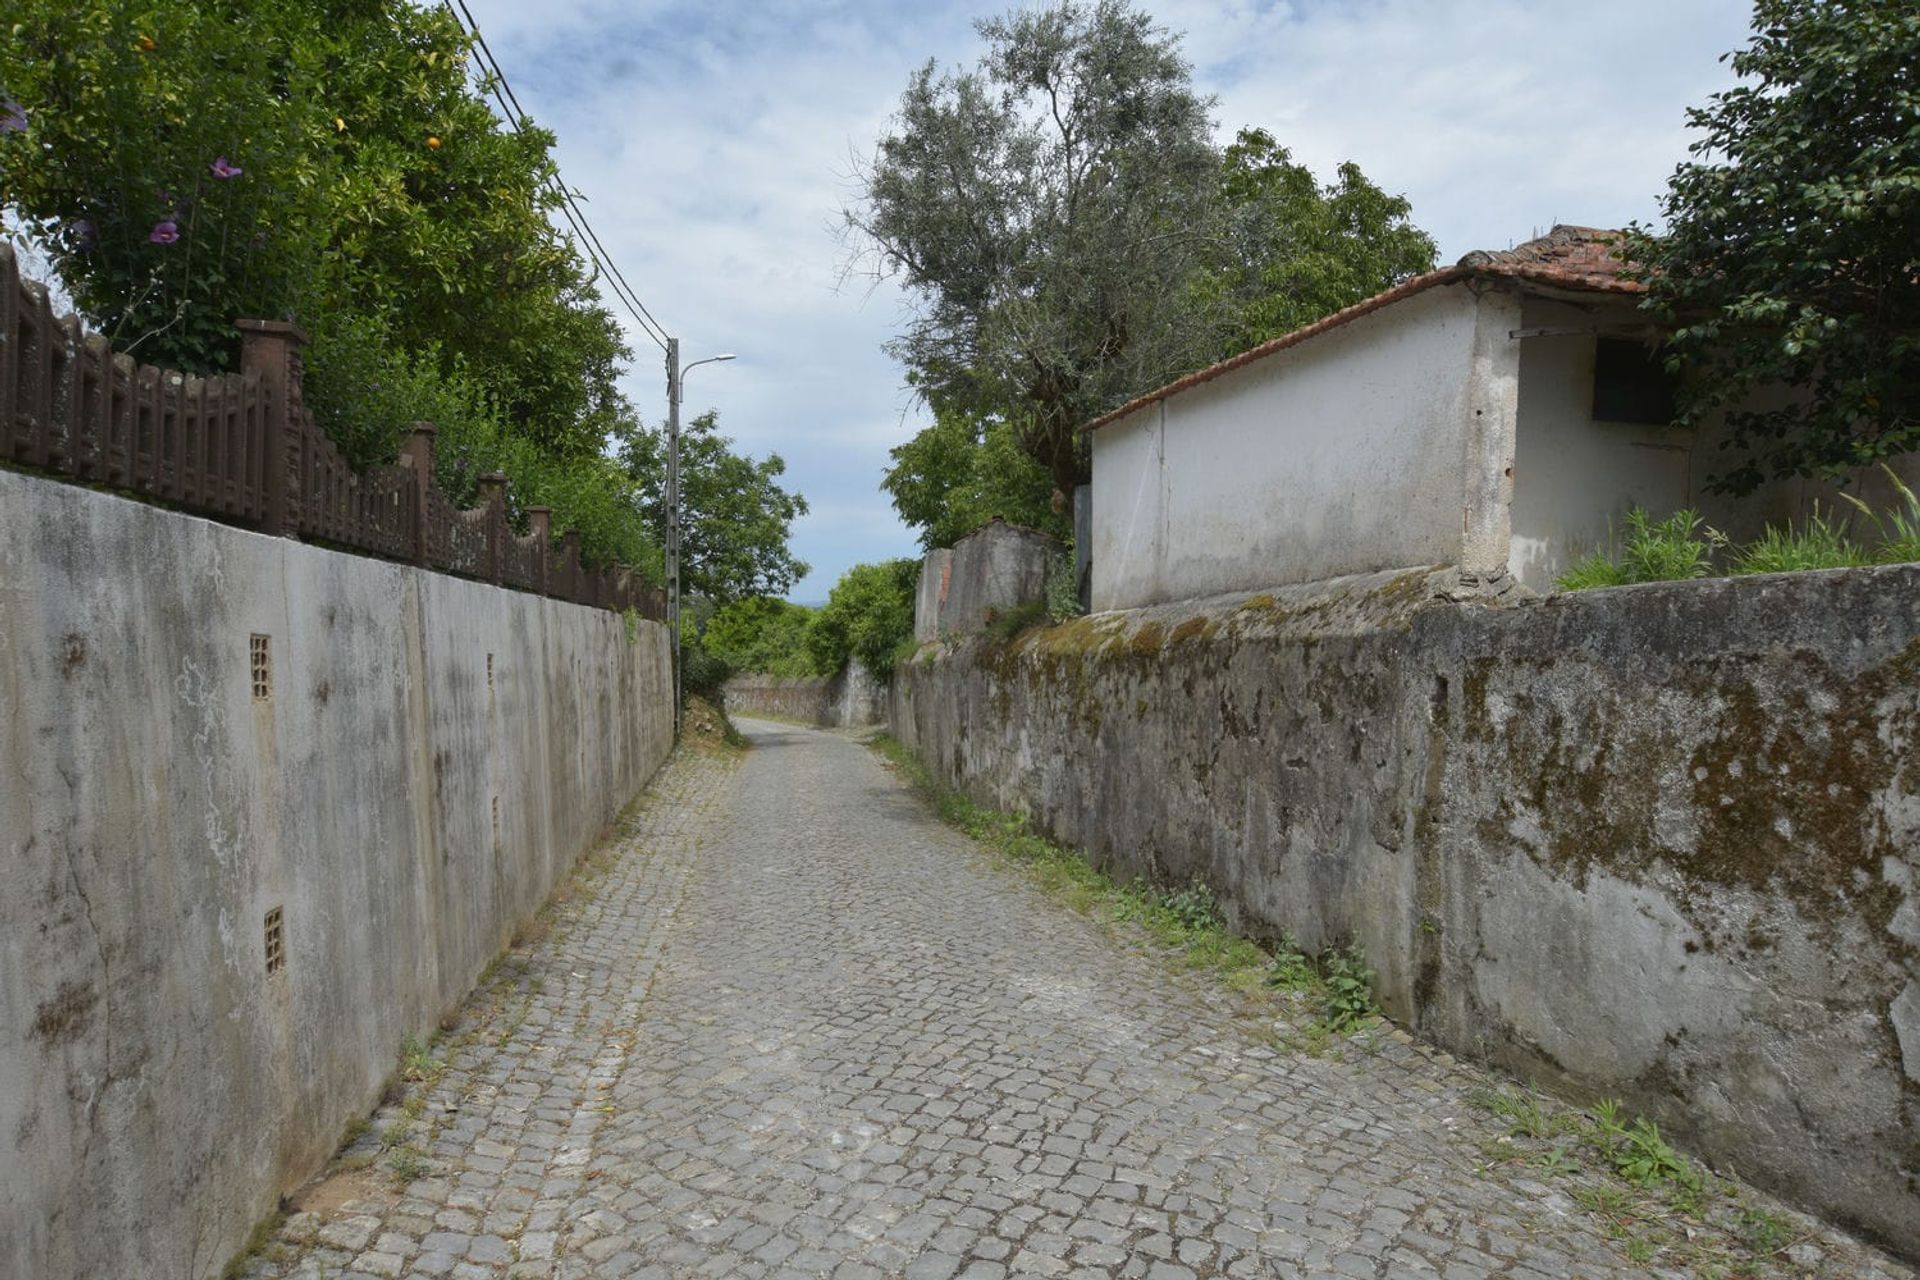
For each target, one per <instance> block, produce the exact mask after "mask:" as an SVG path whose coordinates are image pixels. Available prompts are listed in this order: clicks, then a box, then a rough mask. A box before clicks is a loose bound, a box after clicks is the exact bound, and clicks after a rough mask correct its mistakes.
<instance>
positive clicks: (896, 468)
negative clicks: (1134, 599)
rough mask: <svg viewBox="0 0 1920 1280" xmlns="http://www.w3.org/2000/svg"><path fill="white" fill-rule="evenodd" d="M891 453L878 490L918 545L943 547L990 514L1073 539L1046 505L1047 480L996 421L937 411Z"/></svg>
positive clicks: (1008, 429)
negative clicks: (926, 424) (889, 499)
mask: <svg viewBox="0 0 1920 1280" xmlns="http://www.w3.org/2000/svg"><path fill="white" fill-rule="evenodd" d="M890 456H891V457H892V458H893V465H892V466H890V467H888V468H887V472H886V475H885V476H884V477H883V478H882V480H881V481H880V487H881V488H882V489H885V490H886V491H887V493H888V495H889V496H891V497H892V499H893V507H894V510H896V511H898V512H899V513H900V518H901V519H902V520H903V521H905V522H906V523H907V524H908V525H910V526H912V527H915V528H917V529H919V531H920V545H921V546H922V547H926V548H929V549H931V548H933V547H950V546H952V545H953V544H954V543H955V542H958V541H959V540H960V539H961V538H964V537H966V536H967V535H968V534H969V533H972V532H973V531H974V530H975V529H978V528H979V527H980V526H981V525H983V524H985V523H986V522H987V521H989V520H992V519H994V518H995V517H998V518H1000V519H1002V520H1007V521H1010V522H1012V523H1014V524H1023V525H1027V526H1029V527H1030V528H1035V529H1043V530H1045V531H1046V532H1048V533H1051V534H1054V535H1055V536H1057V537H1060V538H1068V537H1071V536H1072V533H1073V529H1072V527H1071V525H1070V524H1069V522H1068V520H1067V519H1066V517H1065V516H1064V515H1063V514H1060V513H1058V512H1056V511H1055V510H1054V508H1053V502H1052V496H1053V481H1052V480H1051V478H1049V477H1048V475H1047V473H1046V472H1045V471H1044V470H1042V469H1041V468H1040V466H1039V464H1037V463H1035V462H1034V461H1033V459H1031V458H1029V457H1028V456H1027V455H1026V454H1025V453H1024V452H1022V451H1021V449H1020V443H1019V440H1018V439H1017V437H1016V433H1015V431H1014V429H1013V427H1011V426H1010V425H1008V424H1007V423H1005V422H1003V421H999V420H997V419H993V420H983V419H980V418H977V417H973V416H971V415H967V414H961V413H936V414H935V415H934V420H933V425H932V426H929V427H927V428H925V429H924V430H922V431H921V432H920V433H919V434H918V435H916V436H914V438H913V439H911V440H909V441H907V442H906V443H905V444H903V445H899V446H897V447H895V448H894V449H893V450H892V451H891V455H890Z"/></svg>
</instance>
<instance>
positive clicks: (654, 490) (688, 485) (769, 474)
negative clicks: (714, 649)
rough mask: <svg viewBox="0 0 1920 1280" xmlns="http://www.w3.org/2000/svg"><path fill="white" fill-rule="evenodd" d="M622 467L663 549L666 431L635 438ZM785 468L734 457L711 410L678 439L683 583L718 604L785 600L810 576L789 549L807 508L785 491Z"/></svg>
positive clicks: (773, 456) (774, 460)
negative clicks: (796, 524)
mask: <svg viewBox="0 0 1920 1280" xmlns="http://www.w3.org/2000/svg"><path fill="white" fill-rule="evenodd" d="M621 459H622V463H623V464H624V466H625V468H626V472H627V475H628V476H630V477H631V478H632V479H633V481H634V483H635V485H636V486H637V487H638V492H639V498H640V504H641V509H642V511H643V512H644V513H645V515H646V518H647V521H648V523H649V525H650V526H651V527H652V528H653V530H654V531H655V533H656V535H657V536H658V537H659V538H660V539H661V540H662V541H663V542H664V541H665V539H666V527H667V523H666V522H667V502H666V499H667V494H666V487H667V438H666V430H665V428H660V429H655V428H651V427H641V428H637V429H635V430H634V431H632V432H630V433H629V434H628V435H627V437H626V439H625V441H624V443H623V445H622V449H621ZM786 470H787V464H786V463H785V461H783V460H782V459H781V457H780V455H779V454H777V453H770V454H768V455H767V456H766V457H765V458H764V459H762V460H761V461H758V462H756V461H754V460H753V459H752V458H750V457H748V456H747V455H745V454H742V453H735V452H734V451H733V441H732V440H731V439H729V438H728V437H726V436H723V435H721V434H720V419H719V415H718V414H716V413H715V412H713V411H712V410H708V411H707V412H705V413H703V414H701V415H700V416H699V417H697V418H695V419H694V420H693V422H692V423H691V424H690V425H689V426H687V427H685V428H684V429H683V430H682V431H681V434H680V511H681V519H680V529H681V551H680V555H681V567H680V573H681V583H682V586H683V588H684V589H685V590H686V591H688V592H690V593H692V594H695V595H700V596H705V597H708V598H709V599H711V600H713V601H714V602H715V603H716V604H721V605H724V604H726V603H728V602H729V601H733V600H739V599H743V598H745V597H747V596H778V595H783V594H785V592H786V591H787V589H788V588H790V587H791V586H793V584H794V583H796V582H798V581H799V580H800V579H802V578H804V577H806V576H807V564H806V562H805V561H804V560H800V559H798V558H797V557H795V556H794V554H793V553H792V551H791V550H789V549H788V546H787V540H788V538H789V536H790V535H791V533H792V528H793V522H794V521H795V520H796V519H798V518H799V517H801V516H803V515H805V514H806V513H807V500H806V499H805V498H804V497H802V496H801V495H799V494H797V493H789V492H788V491H787V490H786V489H785V488H783V487H782V486H781V485H780V483H779V480H780V477H781V476H782V475H784V474H786Z"/></svg>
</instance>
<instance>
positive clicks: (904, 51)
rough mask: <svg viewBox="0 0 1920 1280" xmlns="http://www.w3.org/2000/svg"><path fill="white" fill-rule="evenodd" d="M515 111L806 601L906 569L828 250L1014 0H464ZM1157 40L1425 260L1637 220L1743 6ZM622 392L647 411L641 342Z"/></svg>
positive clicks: (1673, 157)
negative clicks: (791, 559)
mask: <svg viewBox="0 0 1920 1280" xmlns="http://www.w3.org/2000/svg"><path fill="white" fill-rule="evenodd" d="M468 3H469V5H470V7H471V8H472V11H473V13H474V16H475V18H476V19H477V21H478V22H479V25H480V29H481V34H482V35H483V36H484V37H485V38H486V40H487V42H488V44H489V45H490V46H491V47H492V49H493V52H494V54H495V56H496V57H498V59H499V61H500V63H501V66H502V67H503V69H504V70H505V72H506V75H507V78H508V80H509V81H510V82H511V83H512V85H513V88H514V91H515V93H516V94H517V95H518V97H519V100H520V102H521V105H522V106H523V107H524V108H525V109H526V110H527V112H528V113H529V114H530V115H531V116H532V117H533V118H534V119H535V120H536V121H537V122H539V123H540V124H542V125H545V126H546V127H548V128H551V129H553V130H555V131H556V132H557V134H558V136H559V146H558V149H557V157H558V160H559V163H560V169H561V173H562V175H563V176H564V178H565V179H566V180H567V182H568V183H569V184H570V185H571V186H573V187H575V188H577V189H578V190H579V191H581V192H582V193H584V195H585V196H586V198H587V204H586V210H587V216H588V217H589V219H590V220H591V221H592V223H593V225H594V229H595V230H596V231H597V232H598V234H599V236H600V239H601V240H602V241H603V242H604V243H605V245H606V246H607V249H608V251H609V253H610V254H611V255H612V257H613V259H614V261H615V262H616V264H617V265H618V266H619V268H620V270H621V273H622V274H623V275H624V276H625V277H626V279H627V280H628V281H629V282H630V283H631V284H632V285H633V286H634V288H635V289H636V290H637V291H638V292H639V294H640V296H641V298H642V300H643V301H645V303H646V304H647V307H648V309H649V310H650V311H651V312H652V313H653V315H655V316H656V317H658V319H659V320H660V322H661V323H662V324H663V325H665V327H666V329H667V331H668V332H669V333H671V334H673V335H674V336H676V337H678V338H679V339H680V340H681V348H682V359H683V361H690V360H696V359H700V358H702V357H704V356H708V355H713V354H717V353H720V352H733V353H736V354H737V356H738V359H737V360H736V361H734V362H732V363H728V364H719V365H712V366H707V367H703V368H700V369H696V370H694V371H693V372H692V373H691V374H690V375H689V376H688V379H687V386H686V396H685V414H686V416H687V417H689V418H691V417H692V416H693V415H694V414H696V413H699V412H700V411H702V410H704V409H708V408H712V409H716V410H718V411H719V415H720V424H721V428H722V430H723V432H724V433H725V434H727V435H730V436H732V437H733V438H734V440H735V441H736V444H737V447H738V448H740V449H743V450H744V451H746V452H749V453H751V454H753V455H754V456H756V457H764V456H765V455H767V454H769V453H778V454H779V455H780V456H781V457H782V458H783V459H784V460H785V461H786V464H787V475H786V481H787V482H788V485H789V487H790V488H792V489H795V490H797V491H799V492H800V493H802V494H804V495H805V496H806V499H807V502H808V503H809V505H810V507H811V511H810V512H809V514H808V515H807V516H805V517H803V518H802V519H801V520H800V521H799V522H798V523H797V524H796V525H795V527H794V531H793V548H794V550H795V553H796V554H797V555H799V556H800V557H801V558H802V559H803V560H805V561H807V562H808V563H809V564H810V565H812V567H813V571H812V573H811V574H809V575H808V576H807V577H806V578H805V579H803V580H802V581H800V582H799V583H798V584H796V585H795V587H794V588H793V590H792V591H791V592H790V593H789V598H790V599H794V600H798V601H803V602H810V603H818V602H819V601H822V600H824V599H825V598H826V595H827V592H828V590H829V589H830V588H831V587H832V585H833V583H834V581H835V580H836V579H838V577H839V576H840V574H841V573H842V572H844V571H845V570H846V569H847V568H848V567H849V566H850V565H853V564H857V563H861V562H864V561H871V560H877V559H882V558H886V557H889V556H899V555H917V554H918V553H919V548H918V545H917V542H916V540H915V537H914V535H913V533H912V531H910V530H909V529H907V528H906V527H905V526H903V525H902V524H901V523H900V522H899V520H898V519H897V518H896V517H895V516H894V513H893V510H892V507H891V505H890V504H889V502H888V500H887V497H886V495H885V494H884V493H883V492H881V490H880V489H879V481H880V476H881V473H882V472H883V471H884V469H885V468H886V465H887V461H888V459H887V450H888V449H889V448H891V447H893V446H894V445H897V444H899V443H900V442H902V441H904V440H906V439H908V438H909V437H911V436H912V435H913V434H914V433H915V432H916V431H917V430H919V429H920V428H921V427H922V426H924V425H926V423H927V421H928V416H927V414H926V412H925V410H924V408H923V407H922V406H920V405H919V404H918V403H916V401H915V400H914V398H913V397H912V395H911V394H910V393H909V391H908V389H907V388H906V387H905V385H904V381H903V378H902V371H901V369H900V367H899V366H898V365H897V364H896V363H894V362H893V361H892V360H891V359H889V358H888V357H887V355H886V354H885V352H884V351H883V350H882V345H883V344H884V343H885V342H886V341H887V339H888V338H889V337H891V336H892V335H893V333H894V332H895V331H896V330H897V329H898V327H899V326H900V322H901V319H902V317H903V316H904V315H905V314H907V308H908V307H909V306H910V304H911V300H910V299H909V298H908V297H907V296H906V295H905V294H904V293H903V292H902V291H900V290H899V289H898V288H896V287H895V286H893V285H892V284H891V283H887V282H879V283H876V282H874V281H872V280H871V279H869V278H866V277H863V276H860V275H858V274H854V275H851V276H850V275H849V274H848V272H847V270H846V268H847V265H848V250H847V247H846V246H845V245H844V244H843V243H842V242H841V240H840V238H839V236H838V232H837V224H838V213H839V210H841V209H842V208H844V207H845V206H847V205H848V204H849V203H850V202H852V201H853V200H854V198H855V196H856V189H855V186H854V184H853V182H852V180H851V176H850V175H851V174H852V172H853V169H854V166H855V163H856V161H857V160H858V158H859V157H862V156H865V155H868V154H870V153H871V152H872V150H873V147H874V143H875V141H876V140H877V139H878V138H879V137H880V136H882V134H883V132H884V131H885V130H886V128H887V125H888V121H889V118H890V116H891V115H892V113H893V111H894V108H895V106H896V104H897V102H898V100H899V95H900V93H901V91H902V90H903V89H904V88H905V87H906V83H907V78H908V76H909V74H910V73H911V72H912V71H913V70H914V69H915V68H917V67H918V66H920V65H921V64H923V63H925V62H926V61H927V60H929V59H933V60H935V61H937V62H939V63H941V64H942V65H943V66H952V65H965V64H970V63H972V62H973V61H974V60H975V59H976V58H977V57H978V55H979V53H980V50H981V42H980V40H979V38H978V37H977V35H976V34H975V32H974V30H973V23H974V21H975V20H976V19H978V18H981V17H986V16H991V15H993V14H996V13H1001V12H1004V11H1006V10H1007V9H1008V8H1009V7H1011V5H1012V3H1013V0H998V2H997V3H967V4H937V3H936V4H897V3H895V4H888V3H882V2H881V0H846V2H836V0H756V2H755V3H742V2H741V0H710V2H708V3H662V2H659V0H543V2H542V3H535V4H529V3H527V2H526V0H468ZM1136 3H1137V4H1140V5H1141V6H1142V7H1144V8H1145V9H1146V10H1147V11H1148V12H1150V13H1151V14H1152V15H1153V16H1154V18H1155V19H1156V20H1157V21H1159V22H1160V23H1161V24H1163V25H1164V26H1165V27H1167V28H1168V29H1169V30H1171V31H1175V32H1179V33H1183V34H1184V46H1183V47H1184V50H1185V53H1186V55H1187V57H1188V59H1189V60H1190V61H1191V62H1192V63H1193V66H1194V79H1195V82H1196V84H1197V85H1198V87H1199V88H1200V89H1201V90H1202V91H1203V92H1206V93H1209V94H1212V95H1215V96H1216V97H1217V99H1218V101H1217V105H1216V108H1215V112H1214V116H1215V120H1216V125H1217V128H1218V130H1219V132H1220V135H1221V138H1222V140H1223V141H1225V140H1230V139H1231V137H1232V136H1233V133H1234V132H1235V130H1237V129H1239V128H1241V127H1243V126H1249V125H1257V126H1260V127H1262V128H1265V129H1266V130H1268V131H1269V132H1270V133H1272V134H1274V135H1275V137H1276V138H1278V139H1279V141H1280V142H1281V143H1282V144H1283V145H1285V146H1287V147H1288V148H1290V149H1291V150H1292V152H1293V156H1294V158H1295V159H1296V160H1298V161H1301V162H1303V163H1305V164H1307V165H1309V166H1310V167H1311V168H1312V169H1313V170H1314V171H1315V172H1316V173H1318V174H1319V175H1321V177H1322V178H1323V179H1325V178H1330V177H1331V176H1332V173H1333V170H1334V167H1335V166H1336V165H1338V164H1339V163H1341V162H1342V161H1345V160H1353V161H1356V162H1357V163H1358V164H1359V165H1360V167H1361V169H1362V170H1363V171H1364V172H1365V173H1366V174H1367V176H1368V177H1369V178H1370V179H1372V180H1373V181H1374V182H1376V183H1377V184H1379V185H1380V186H1381V187H1383V188H1385V189H1386V190H1388V191H1393V192H1398V193H1400V194H1404V195H1405V196H1407V197H1408V199H1410V200H1411V201H1412V204H1413V219H1414V221H1415V222H1416V223H1417V224H1418V225H1420V226H1421V227H1423V228H1424V229H1426V230H1427V231H1428V232H1430V233H1431V234H1432V235H1433V236H1434V237H1435V238H1436V239H1437V240H1438V241H1439V245H1440V261H1441V262H1442V263H1443V264H1444V263H1448V262H1452V261H1454V260H1456V259H1458V258H1459V257H1460V256H1461V255H1462V254H1465V253H1467V252H1469V251H1470V250H1473V249H1495V248H1506V247H1508V246H1510V245H1512V244H1515V243H1517V242H1519V241H1521V240H1525V239H1528V238H1530V237H1532V236H1533V235H1536V234H1539V233H1542V232H1544V231H1546V230H1547V229H1548V228H1549V227H1551V226H1553V225H1554V224H1555V223H1556V222H1571V223H1581V224H1585V225H1590V226H1620V225H1624V224H1625V223H1627V222H1629V221H1634V220H1638V221H1641V222H1649V223H1651V222H1657V220H1658V197H1659V195H1660V192H1661V191H1662V189H1663V188H1664V185H1665V182H1666V178H1667V176H1668V175H1669V174H1670V173H1671V172H1672V170H1673V167H1674V166H1675V165H1676V164H1677V163H1679V162H1680V161H1681V160H1682V159H1683V158H1684V157H1685V154H1686V147H1687V144H1688V142H1689V141H1690V135H1689V133H1688V131H1687V129H1686V127H1685V111H1686V109H1687V108H1688V107H1689V106H1695V105H1699V104H1701V103H1703V102H1704V101H1705V100H1706V97H1707V95H1708V94H1710V93H1712V92H1714V91H1715V90H1717V89H1721V88H1724V87H1726V86H1727V85H1728V84H1730V83H1732V77H1731V73H1730V71H1729V70H1728V68H1727V66H1726V64H1725V63H1724V62H1723V61H1721V55H1723V54H1725V53H1727V52H1728V51H1730V50H1732V49H1735V48H1737V47H1739V46H1741V45H1743V44H1744V43H1745V41H1746V36H1747V29H1748V21H1749V18H1750V12H1751V11H1750V9H1749V7H1748V5H1747V3H1746V2H1745V0H1612V2H1611V3H1608V4H1606V5H1596V4H1591V3H1587V2H1586V0H1303V2H1301V3H1282V2H1277V0H1265V2H1262V0H1136ZM630 340H631V342H632V345H633V348H634V352H635V357H636V358H635V361H634V366H633V368H632V370H631V371H630V372H629V374H628V376H627V380H626V390H627V392H628V394H629V395H630V396H631V397H632V399H633V402H634V404H635V405H636V406H637V407H638V408H639V409H640V411H641V413H642V415H643V416H644V417H646V418H647V420H648V421H650V422H653V421H659V420H661V419H662V418H664V416H665V399H666V392H665V376H664V365H663V363H662V360H661V357H660V353H659V348H658V347H656V346H655V345H654V344H653V343H652V342H651V341H650V340H649V339H647V338H646V337H645V336H644V335H642V334H641V333H640V332H639V330H638V328H637V326H635V327H633V328H632V331H631V333H630Z"/></svg>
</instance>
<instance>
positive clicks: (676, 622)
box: [667, 338, 733, 740]
mask: <svg viewBox="0 0 1920 1280" xmlns="http://www.w3.org/2000/svg"><path fill="white" fill-rule="evenodd" d="M731 359H733V354H732V353H731V352H728V353H727V354H725V355H718V356H708V357H707V358H706V359H704V360H695V361H694V362H693V363H692V364H689V365H684V366H683V365H682V364H681V363H680V339H678V338H668V339H667V627H668V629H669V630H671V631H672V632H673V736H674V738H675V739H676V740H677V739H678V738H679V737H680V689H681V682H680V388H681V386H682V385H683V384H684V383H685V382H686V377H687V374H688V373H690V372H692V371H693V370H694V369H696V368H698V367H699V366H701V365H703V364H718V363H720V362H721V361H722V360H731Z"/></svg>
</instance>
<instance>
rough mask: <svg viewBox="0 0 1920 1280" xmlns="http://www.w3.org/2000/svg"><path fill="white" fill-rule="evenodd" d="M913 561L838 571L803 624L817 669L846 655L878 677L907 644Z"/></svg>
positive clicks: (840, 662)
mask: <svg viewBox="0 0 1920 1280" xmlns="http://www.w3.org/2000/svg"><path fill="white" fill-rule="evenodd" d="M919 581H920V562H919V561H918V560H905V559H902V560H883V561H881V562H880V563H878V564H857V565H855V566H853V568H851V569H849V570H847V571H846V572H845V573H844V574H842V575H840V581H838V582H836V583H834V584H833V590H832V591H831V592H830V593H829V594H828V596H827V603H826V605H825V606H824V607H823V608H822V609H821V610H820V611H819V612H818V613H816V614H815V615H814V617H813V621H812V623H811V624H809V625H808V627H807V651H808V652H809V653H810V654H811V655H812V656H813V661H814V666H815V669H816V670H820V671H838V670H839V669H840V668H841V667H843V666H845V665H846V663H847V659H848V658H858V659H859V660H860V663H861V665H862V666H864V667H866V669H867V670H869V671H871V672H872V673H873V674H874V675H875V676H877V677H879V678H880V679H882V680H885V679H887V678H888V677H889V676H890V675H891V674H892V673H893V664H894V663H895V662H896V661H899V660H900V659H901V658H902V657H904V656H905V653H904V651H906V650H908V649H909V648H910V647H911V646H912V644H913V592H914V588H915V587H916V586H917V585H918V584H919Z"/></svg>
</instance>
